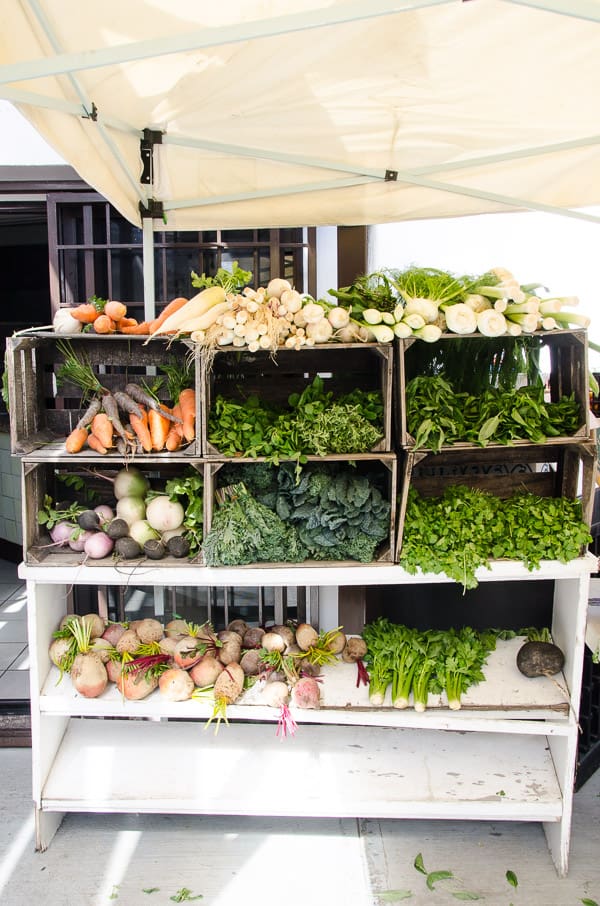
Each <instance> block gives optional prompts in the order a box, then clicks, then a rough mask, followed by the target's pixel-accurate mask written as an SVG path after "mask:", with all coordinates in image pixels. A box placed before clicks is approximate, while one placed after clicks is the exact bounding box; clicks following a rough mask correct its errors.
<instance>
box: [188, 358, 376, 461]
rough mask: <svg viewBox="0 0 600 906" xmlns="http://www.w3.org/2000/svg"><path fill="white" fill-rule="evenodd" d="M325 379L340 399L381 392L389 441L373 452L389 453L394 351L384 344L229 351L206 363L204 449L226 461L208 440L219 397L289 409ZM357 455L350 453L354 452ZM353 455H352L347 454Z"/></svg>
mask: <svg viewBox="0 0 600 906" xmlns="http://www.w3.org/2000/svg"><path fill="white" fill-rule="evenodd" d="M317 375H320V376H321V378H322V379H323V382H324V384H325V389H326V390H328V391H331V392H332V393H333V394H334V397H338V396H340V395H342V394H344V393H350V392H351V391H352V390H356V389H360V390H379V391H380V392H381V395H382V398H383V407H384V424H383V438H382V440H381V441H380V442H379V443H378V444H377V445H376V446H375V447H374V448H373V450H372V451H371V452H377V453H387V452H390V451H391V450H392V449H393V445H392V433H391V432H392V383H393V346H392V345H390V344H379V343H367V344H359V343H351V344H333V343H331V344H323V345H321V346H313V347H301V348H300V349H298V350H296V349H279V350H277V352H276V353H275V354H272V353H270V352H269V351H268V350H261V351H259V352H255V353H252V352H248V351H247V350H244V349H233V348H227V349H222V350H219V351H218V352H217V353H216V354H215V355H213V354H210V355H204V356H203V359H202V384H203V392H202V393H201V394H200V397H201V408H202V412H201V430H202V450H203V455H204V456H205V457H207V458H215V459H223V454H222V453H221V452H220V451H219V450H218V449H217V448H216V447H215V446H214V445H213V444H211V443H210V442H209V440H208V436H207V434H208V419H209V414H210V410H211V407H212V404H213V400H214V399H215V397H216V396H217V394H223V395H224V396H226V397H227V398H231V399H234V400H240V401H241V400H243V399H246V398H247V397H249V396H251V395H253V394H255V395H257V396H258V397H259V398H260V399H261V400H263V401H264V402H266V403H270V404H274V405H280V406H285V405H286V404H287V400H288V397H289V396H290V394H292V393H301V392H302V391H303V390H304V389H305V388H306V387H307V386H309V384H311V383H312V381H313V380H314V378H315V377H316V376H317ZM352 452H354V451H349V453H352ZM344 455H345V456H348V454H344Z"/></svg>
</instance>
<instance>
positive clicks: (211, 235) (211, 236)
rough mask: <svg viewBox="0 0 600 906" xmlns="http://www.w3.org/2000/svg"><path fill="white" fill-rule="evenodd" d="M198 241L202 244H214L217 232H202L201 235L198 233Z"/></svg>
mask: <svg viewBox="0 0 600 906" xmlns="http://www.w3.org/2000/svg"><path fill="white" fill-rule="evenodd" d="M200 239H201V241H202V242H216V241H217V231H216V230H204V232H203V233H200Z"/></svg>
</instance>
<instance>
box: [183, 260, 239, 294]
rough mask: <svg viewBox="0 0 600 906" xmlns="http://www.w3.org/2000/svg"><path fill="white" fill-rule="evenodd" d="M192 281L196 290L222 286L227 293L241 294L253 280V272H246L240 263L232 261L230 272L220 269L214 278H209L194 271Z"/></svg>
mask: <svg viewBox="0 0 600 906" xmlns="http://www.w3.org/2000/svg"><path fill="white" fill-rule="evenodd" d="M191 279H192V286H193V287H195V288H196V289H206V288H207V287H209V286H222V287H223V289H224V290H225V292H226V293H240V292H241V291H242V290H243V289H244V287H245V286H248V284H249V283H250V281H251V280H252V271H245V270H243V269H242V268H241V267H240V266H239V262H238V261H232V262H231V270H230V271H228V270H227V269H226V268H224V267H220V268H218V270H217V272H216V274H215V275H214V277H207V276H206V274H204V273H203V274H202V275H201V276H199V275H198V274H197V273H196V272H195V271H192V273H191Z"/></svg>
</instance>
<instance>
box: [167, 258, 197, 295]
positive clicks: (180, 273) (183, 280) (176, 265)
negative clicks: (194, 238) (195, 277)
mask: <svg viewBox="0 0 600 906" xmlns="http://www.w3.org/2000/svg"><path fill="white" fill-rule="evenodd" d="M165 255H166V261H167V286H166V294H165V296H164V298H165V300H166V301H169V300H171V299H174V298H175V297H176V296H186V297H187V298H189V297H190V296H191V295H192V281H191V276H190V275H191V272H192V271H196V272H198V250H197V249H166V250H165Z"/></svg>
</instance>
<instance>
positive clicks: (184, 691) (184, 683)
mask: <svg viewBox="0 0 600 906" xmlns="http://www.w3.org/2000/svg"><path fill="white" fill-rule="evenodd" d="M158 689H159V691H160V694H161V695H163V696H164V697H165V698H166V699H167V701H170V702H185V701H187V700H188V699H189V698H191V697H192V692H193V691H194V680H193V679H192V677H191V676H190V674H189V673H188V672H187V670H181V669H180V668H179V667H171V668H170V669H169V670H165V671H164V672H163V673H161V675H160V677H159V680H158Z"/></svg>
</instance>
